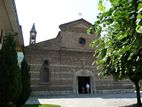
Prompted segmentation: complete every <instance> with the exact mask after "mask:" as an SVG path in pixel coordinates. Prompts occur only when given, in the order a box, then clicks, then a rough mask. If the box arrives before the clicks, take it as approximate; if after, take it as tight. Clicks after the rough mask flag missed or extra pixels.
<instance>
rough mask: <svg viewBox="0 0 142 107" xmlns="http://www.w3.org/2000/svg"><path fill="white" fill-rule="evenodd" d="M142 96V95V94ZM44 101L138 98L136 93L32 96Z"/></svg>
mask: <svg viewBox="0 0 142 107" xmlns="http://www.w3.org/2000/svg"><path fill="white" fill-rule="evenodd" d="M141 96H142V94H141ZM32 97H38V98H41V99H42V98H43V99H45V98H46V99H52V98H53V99H54V98H59V99H60V98H67V99H68V98H103V99H110V98H111V99H125V98H136V93H111V94H110V93H109V94H108V93H107V94H78V95H67V96H32Z"/></svg>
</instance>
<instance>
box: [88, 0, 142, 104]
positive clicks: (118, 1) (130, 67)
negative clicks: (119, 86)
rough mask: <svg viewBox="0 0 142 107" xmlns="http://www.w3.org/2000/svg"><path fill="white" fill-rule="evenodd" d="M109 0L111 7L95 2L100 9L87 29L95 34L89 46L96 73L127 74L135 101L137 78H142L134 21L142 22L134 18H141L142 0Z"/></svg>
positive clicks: (141, 43)
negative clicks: (107, 8) (93, 49)
mask: <svg viewBox="0 0 142 107" xmlns="http://www.w3.org/2000/svg"><path fill="white" fill-rule="evenodd" d="M106 1H107V0H106ZM109 1H110V3H111V7H110V9H109V10H107V11H105V8H104V6H103V5H102V3H103V2H102V0H100V2H99V5H98V6H99V9H100V10H102V12H101V13H100V14H99V15H98V17H97V18H98V20H97V21H96V22H95V24H94V25H93V26H92V27H91V28H90V29H89V32H91V33H92V32H95V33H96V35H98V36H97V40H95V41H94V42H93V43H92V47H94V48H95V49H96V50H95V61H96V64H97V68H98V70H99V75H102V76H108V75H112V76H113V77H114V78H115V79H124V78H129V79H130V80H132V82H133V83H134V84H135V85H136V90H137V99H138V103H141V101H140V93H139V81H140V79H142V34H141V33H140V32H139V28H138V27H139V26H138V25H140V23H142V22H141V20H140V21H139V22H138V18H139V17H140V18H142V17H141V13H140V12H141V11H140V10H141V7H142V3H141V2H142V1H141V0H109ZM138 11H139V12H138ZM139 14H140V15H139Z"/></svg>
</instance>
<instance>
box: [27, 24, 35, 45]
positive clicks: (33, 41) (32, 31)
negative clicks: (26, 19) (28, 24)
mask: <svg viewBox="0 0 142 107" xmlns="http://www.w3.org/2000/svg"><path fill="white" fill-rule="evenodd" d="M36 34H37V32H36V29H35V24H33V26H32V28H31V31H30V43H29V44H30V45H32V44H35V43H36Z"/></svg>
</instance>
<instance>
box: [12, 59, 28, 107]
mask: <svg viewBox="0 0 142 107" xmlns="http://www.w3.org/2000/svg"><path fill="white" fill-rule="evenodd" d="M29 71H30V67H29V66H28V64H27V62H26V59H25V58H24V59H23V61H22V63H21V74H22V92H21V95H20V97H19V98H18V100H17V101H16V103H15V104H16V107H21V105H23V104H25V103H26V101H27V100H28V98H29V96H30V94H31V88H30V73H29Z"/></svg>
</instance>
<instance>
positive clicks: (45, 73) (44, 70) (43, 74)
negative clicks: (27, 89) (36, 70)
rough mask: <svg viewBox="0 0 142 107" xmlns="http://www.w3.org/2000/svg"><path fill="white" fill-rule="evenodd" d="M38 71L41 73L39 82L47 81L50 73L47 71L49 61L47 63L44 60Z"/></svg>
mask: <svg viewBox="0 0 142 107" xmlns="http://www.w3.org/2000/svg"><path fill="white" fill-rule="evenodd" d="M40 73H41V74H40V76H41V77H40V80H41V82H49V80H50V73H49V63H48V60H44V62H43V65H42V68H41V72H40Z"/></svg>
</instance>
